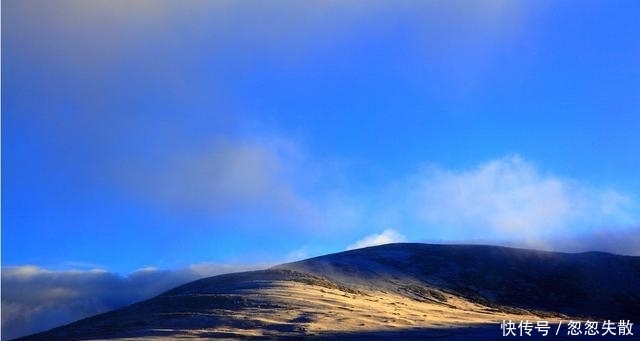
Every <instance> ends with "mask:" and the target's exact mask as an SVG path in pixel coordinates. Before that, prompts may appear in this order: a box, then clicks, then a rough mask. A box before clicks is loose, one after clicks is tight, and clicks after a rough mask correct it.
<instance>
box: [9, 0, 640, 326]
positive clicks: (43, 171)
mask: <svg viewBox="0 0 640 341" xmlns="http://www.w3.org/2000/svg"><path fill="white" fill-rule="evenodd" d="M639 14H640V3H638V2H637V1H635V0H628V1H622V0H619V1H618V0H616V1H604V0H602V1H589V0H581V1H544V0H543V1H540V0H536V1H533V0H532V1H506V0H505V1H501V0H484V1H456V0H454V1H435V0H434V1H421V2H413V1H367V2H355V1H304V2H301V1H286V0H283V1H260V2H239V1H193V0H189V1H162V0H158V1H155V0H154V1H151V0H139V1H136V2H128V1H120V0H115V1H106V0H95V1H80V0H73V1H69V0H59V1H31V0H20V1H18V0H5V1H2V284H3V285H2V291H3V295H2V310H3V312H4V314H2V335H3V336H2V337H3V339H6V338H10V337H14V336H19V335H24V334H27V333H31V332H35V331H40V330H44V329H47V328H51V327H53V326H56V325H58V324H61V323H66V322H70V321H73V320H74V319H78V318H81V317H85V316H87V315H90V314H94V313H98V312H102V311H105V310H108V309H113V308H115V307H118V306H121V305H123V304H128V303H131V302H134V301H136V300H140V299H143V298H145V297H150V296H152V295H155V294H158V293H160V292H162V291H163V290H166V289H169V288H171V287H172V286H175V285H177V284H179V283H183V282H186V281H189V280H193V279H195V278H199V277H203V276H207V275H213V274H216V273H221V272H229V271H234V270H242V269H248V268H255V267H264V266H267V265H270V264H275V263H279V262H284V261H289V260H295V259H301V258H305V257H309V256H314V255H319V254H324V253H330V252H338V251H343V250H345V249H351V248H357V247H363V246H367V245H374V244H379V243H386V242H398V241H412V242H446V243H487V244H498V245H509V246H518V247H530V248H538V249H546V250H557V251H569V252H576V251H588V250H599V251H607V252H614V253H619V254H629V255H640V177H638V169H640V157H639V156H638V155H640V154H639V153H638V151H639V150H640V134H638V131H639V130H640V39H638V36H640V21H638V20H637V18H638V17H639ZM26 287H28V288H30V290H28V291H25V290H23V289H24V288H26ZM60 288H64V290H63V291H62V292H63V293H64V295H62V294H61V291H60V290H58V289H60ZM113 288H118V289H117V290H113ZM53 289H56V290H53ZM25 293H27V294H25ZM33 293H39V294H38V296H33Z"/></svg>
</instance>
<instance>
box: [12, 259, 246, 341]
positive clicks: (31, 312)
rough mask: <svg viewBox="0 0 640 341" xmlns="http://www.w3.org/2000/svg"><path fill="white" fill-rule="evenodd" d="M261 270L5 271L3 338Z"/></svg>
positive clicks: (200, 267)
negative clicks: (212, 279) (188, 285)
mask: <svg viewBox="0 0 640 341" xmlns="http://www.w3.org/2000/svg"><path fill="white" fill-rule="evenodd" d="M255 268H257V267H256V266H247V265H220V264H214V263H201V264H194V265H191V266H189V267H187V268H184V269H180V270H172V271H167V270H157V269H155V268H143V269H140V270H137V271H135V272H133V273H131V274H129V275H128V276H124V277H123V276H119V275H117V274H114V273H111V272H107V271H104V270H71V271H51V270H47V269H43V268H39V267H35V266H17V267H3V268H2V339H3V340H7V339H12V338H15V337H19V336H23V335H27V334H31V333H35V332H39V331H43V330H47V329H49V328H53V327H56V326H58V325H61V324H65V323H69V322H72V321H75V320H78V319H81V318H84V317H87V316H90V315H94V314H98V313H102V312H105V311H109V310H112V309H116V308H119V307H122V306H125V305H127V304H131V303H134V302H137V301H140V300H143V299H147V298H150V297H153V296H154V295H157V294H160V293H162V292H163V291H166V290H168V289H171V288H173V287H176V286H178V285H180V284H183V283H187V282H189V281H192V280H195V279H198V278H202V277H207V276H213V275H216V274H221V273H228V272H236V271H241V270H249V269H255Z"/></svg>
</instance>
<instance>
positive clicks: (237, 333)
mask: <svg viewBox="0 0 640 341" xmlns="http://www.w3.org/2000/svg"><path fill="white" fill-rule="evenodd" d="M639 289H640V257H623V256H615V255H610V254H604V253H584V254H562V253H551V252H540V251H530V250H520V249H511V248H503V247H491V246H456V245H425V244H390V245H384V246H378V247H371V248H366V249H360V250H352V251H347V252H342V253H338V254H332V255H327V256H322V257H317V258H312V259H308V260H305V261H301V262H295V263H289V264H283V265H280V266H277V267H274V268H272V269H268V270H262V271H251V272H242V273H234V274H227V275H221V276H215V277H210V278H205V279H202V280H198V281H195V282H192V283H188V284H186V285H183V286H180V287H178V288H175V289H173V290H170V291H168V292H166V293H164V294H162V295H159V296H157V297H155V298H153V299H150V300H147V301H144V302H140V303H137V304H134V305H131V306H129V307H125V308H122V309H119V310H115V311H112V312H109V313H106V314H101V315H97V316H94V317H90V318H87V319H84V320H81V321H78V322H75V323H72V324H69V325H67V326H63V327H59V328H55V329H53V330H51V331H49V332H45V333H40V334H36V335H33V336H30V337H26V338H23V339H22V340H88V339H121V340H123V339H127V340H141V339H145V340H149V339H154V340H176V339H184V338H188V339H210V338H235V339H237V338H246V339H254V338H255V339H276V338H277V339H281V338H299V337H305V338H316V337H317V338H322V339H344V338H346V339H358V338H366V339H372V338H374V339H375V338H379V339H382V338H388V337H390V338H417V339H424V338H446V339H464V338H466V337H471V336H473V339H482V338H485V339H491V338H497V337H500V336H501V332H500V329H499V327H498V326H497V323H498V322H499V321H501V320H503V319H507V320H508V319H512V320H525V319H528V320H531V321H533V320H539V319H547V320H551V321H557V320H558V319H561V318H563V317H562V316H560V315H558V313H562V314H566V315H569V316H571V317H575V316H589V317H598V318H604V319H611V320H615V319H623V318H624V319H631V320H633V321H638V317H640V316H639V312H638V311H637V307H638V306H640V300H639V297H638V291H639Z"/></svg>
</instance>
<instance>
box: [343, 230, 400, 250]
mask: <svg viewBox="0 0 640 341" xmlns="http://www.w3.org/2000/svg"><path fill="white" fill-rule="evenodd" d="M406 240H407V239H406V238H405V237H404V236H403V235H402V234H400V232H398V231H396V230H393V229H386V230H384V231H382V232H381V233H378V234H372V235H368V236H366V237H364V238H362V239H360V240H358V241H357V242H355V243H353V244H351V245H349V246H347V250H353V249H360V248H363V247H369V246H376V245H383V244H390V243H401V242H404V241H406Z"/></svg>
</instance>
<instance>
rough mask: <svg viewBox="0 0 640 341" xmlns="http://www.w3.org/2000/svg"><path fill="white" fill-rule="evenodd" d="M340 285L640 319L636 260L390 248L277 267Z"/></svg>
mask: <svg viewBox="0 0 640 341" xmlns="http://www.w3.org/2000/svg"><path fill="white" fill-rule="evenodd" d="M278 268H282V269H292V270H297V271H302V272H308V273H313V274H321V275H323V276H326V277H327V278H330V279H332V280H334V281H336V282H338V283H340V282H344V283H354V282H355V281H358V283H360V284H361V285H364V286H371V285H374V286H377V287H381V286H386V287H388V288H396V289H399V288H400V289H401V288H402V285H403V283H414V284H417V285H422V286H425V285H426V286H430V287H436V288H439V289H443V290H446V291H448V292H452V293H456V294H458V295H461V296H463V297H466V298H468V299H470V300H473V301H476V302H479V303H483V304H487V305H492V306H495V305H500V306H506V307H513V308H522V309H533V310H541V311H549V312H556V313H563V314H566V315H572V316H592V317H600V318H611V319H614V318H625V319H629V318H636V319H638V318H640V309H638V307H640V257H632V256H619V255H612V254H608V253H602V252H586V253H575V254H571V253H559V252H545V251H536V250H526V249H515V248H507V247H496V246H484V245H431V244H410V243H400V244H388V245H383V246H377V247H371V248H364V249H358V250H352V251H347V252H342V253H338V254H332V255H327V256H321V257H316V258H311V259H308V260H304V261H300V262H295V263H290V264H284V265H281V266H278Z"/></svg>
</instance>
